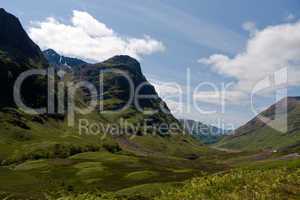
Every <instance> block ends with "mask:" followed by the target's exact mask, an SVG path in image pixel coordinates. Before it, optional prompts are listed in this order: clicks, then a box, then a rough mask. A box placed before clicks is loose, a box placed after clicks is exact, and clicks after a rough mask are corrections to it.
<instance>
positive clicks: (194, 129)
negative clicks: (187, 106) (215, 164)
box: [179, 119, 230, 144]
mask: <svg viewBox="0 0 300 200" xmlns="http://www.w3.org/2000/svg"><path fill="white" fill-rule="evenodd" d="M179 121H180V122H181V124H182V125H183V127H184V129H185V130H187V131H188V132H189V133H190V134H191V135H192V136H193V137H195V138H197V139H198V140H200V141H201V142H203V143H204V144H214V143H217V142H218V141H220V140H221V139H222V138H224V137H225V135H226V134H228V133H229V132H230V131H227V130H223V129H220V128H218V127H215V126H211V125H206V124H203V123H201V122H197V121H194V120H187V119H180V120H179Z"/></svg>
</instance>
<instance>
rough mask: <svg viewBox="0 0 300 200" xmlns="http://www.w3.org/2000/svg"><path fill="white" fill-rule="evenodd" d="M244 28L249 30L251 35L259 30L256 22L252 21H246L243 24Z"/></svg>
mask: <svg viewBox="0 0 300 200" xmlns="http://www.w3.org/2000/svg"><path fill="white" fill-rule="evenodd" d="M243 29H244V30H245V31H248V32H249V33H250V35H251V36H253V35H255V33H256V32H257V28H256V24H255V22H252V21H248V22H245V23H244V24H243Z"/></svg>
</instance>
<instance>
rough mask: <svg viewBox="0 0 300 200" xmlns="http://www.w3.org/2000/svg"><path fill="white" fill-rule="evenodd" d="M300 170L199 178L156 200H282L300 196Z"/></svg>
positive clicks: (252, 172)
mask: <svg viewBox="0 0 300 200" xmlns="http://www.w3.org/2000/svg"><path fill="white" fill-rule="evenodd" d="M299 178H300V170H299V169H297V170H293V171H289V170H287V169H273V170H246V169H239V170H233V171H230V172H227V173H221V174H216V175H212V176H206V177H202V178H196V179H193V180H192V181H190V182H189V183H187V184H186V185H185V186H184V187H183V188H181V189H178V188H177V189H174V190H173V191H170V190H169V191H166V192H164V193H163V194H162V195H161V196H159V197H157V198H156V200H181V199H184V200H196V199H198V200H202V199H203V200H205V199H210V200H224V199H228V200H229V199H230V200H231V199H232V200H253V199H256V200H269V199H272V200H282V199H295V200H296V199H298V197H299V196H300V187H299V186H300V179H299Z"/></svg>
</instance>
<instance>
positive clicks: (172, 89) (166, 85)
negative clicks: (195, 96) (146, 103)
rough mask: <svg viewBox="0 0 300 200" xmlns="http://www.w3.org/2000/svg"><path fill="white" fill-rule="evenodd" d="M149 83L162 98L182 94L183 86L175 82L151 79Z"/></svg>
mask: <svg viewBox="0 0 300 200" xmlns="http://www.w3.org/2000/svg"><path fill="white" fill-rule="evenodd" d="M150 83H151V84H152V85H153V86H154V87H155V90H156V91H157V93H158V94H159V96H161V97H162V98H166V97H174V96H180V95H183V87H182V86H181V85H179V84H178V83H175V82H164V81H159V80H154V79H151V80H150Z"/></svg>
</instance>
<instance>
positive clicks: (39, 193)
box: [0, 108, 226, 199]
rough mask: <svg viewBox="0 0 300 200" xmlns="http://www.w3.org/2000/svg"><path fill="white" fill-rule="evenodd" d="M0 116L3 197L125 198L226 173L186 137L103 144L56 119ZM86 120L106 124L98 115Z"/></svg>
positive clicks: (114, 139)
mask: <svg viewBox="0 0 300 200" xmlns="http://www.w3.org/2000/svg"><path fill="white" fill-rule="evenodd" d="M0 116H1V117H0V135H1V137H0V144H1V145H0V148H1V151H0V152H1V153H0V159H1V165H2V167H0V194H2V196H3V197H4V196H7V195H12V196H14V197H15V198H17V199H24V198H25V197H28V198H29V197H31V198H32V199H44V198H45V195H44V193H51V194H54V196H56V195H57V194H56V193H58V192H59V191H74V192H75V193H77V192H87V191H90V192H95V191H111V192H116V191H120V193H125V192H127V191H128V192H130V191H131V192H132V190H134V189H135V188H137V187H144V186H145V187H147V188H149V187H150V186H149V185H152V184H154V185H162V184H163V185H165V184H169V183H170V184H172V183H173V182H175V183H176V182H181V181H184V180H186V179H189V178H192V177H194V176H199V175H201V174H202V173H204V172H206V173H214V172H216V171H219V170H221V169H224V168H226V166H225V165H216V164H215V162H216V159H215V158H210V156H209V154H214V155H217V154H216V151H214V150H210V149H208V148H207V147H204V146H202V145H201V144H199V143H197V142H195V141H194V140H193V139H191V138H189V137H188V136H187V137H185V136H182V135H178V136H166V137H161V136H153V135H146V136H136V137H135V138H133V139H129V138H127V137H111V136H107V137H106V138H105V139H104V140H103V139H101V137H102V136H103V135H102V134H100V135H78V132H77V130H76V128H70V127H68V126H67V124H66V121H65V120H61V119H57V118H51V117H50V118H49V117H48V118H43V117H38V118H36V117H34V116H28V115H25V114H23V113H22V112H20V111H18V110H15V109H11V108H9V109H4V111H1V112H0ZM88 119H89V120H91V121H98V122H99V121H101V120H104V119H102V117H101V116H99V115H98V114H91V115H90V116H88ZM106 120H107V119H106ZM112 120H114V119H112ZM103 122H105V121H103ZM120 147H121V148H122V151H120ZM220 155H222V154H220ZM198 157H200V158H201V159H200V158H198ZM197 158H198V159H197ZM2 196H0V198H1V197H2Z"/></svg>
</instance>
